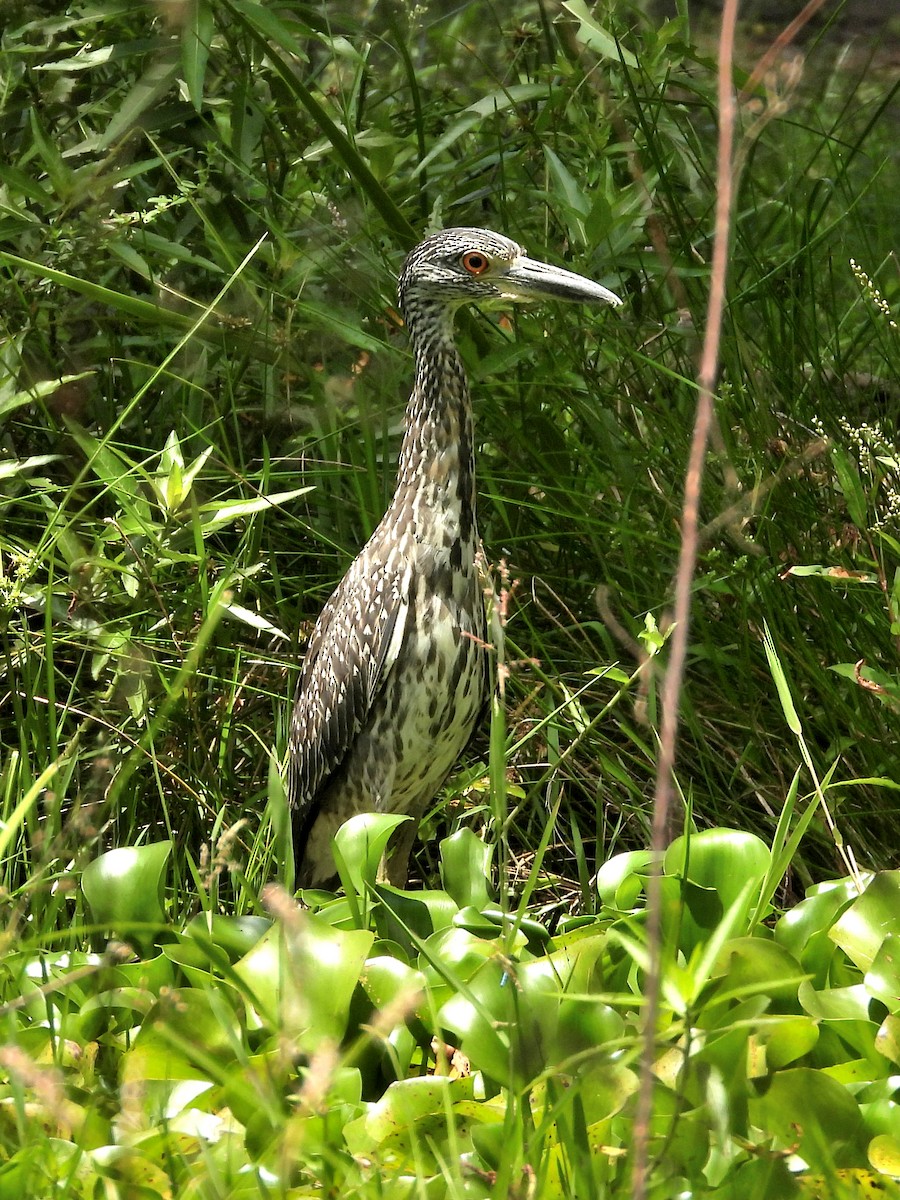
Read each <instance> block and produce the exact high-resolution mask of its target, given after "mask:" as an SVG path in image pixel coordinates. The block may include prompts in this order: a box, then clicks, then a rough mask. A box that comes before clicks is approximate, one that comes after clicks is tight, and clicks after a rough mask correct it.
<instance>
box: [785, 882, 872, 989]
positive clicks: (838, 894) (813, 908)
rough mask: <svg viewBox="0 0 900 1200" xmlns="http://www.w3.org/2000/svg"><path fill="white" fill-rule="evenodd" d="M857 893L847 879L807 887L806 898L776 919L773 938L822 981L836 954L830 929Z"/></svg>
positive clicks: (805, 968) (806, 969)
mask: <svg viewBox="0 0 900 1200" xmlns="http://www.w3.org/2000/svg"><path fill="white" fill-rule="evenodd" d="M856 895H857V891H856V888H855V887H854V885H853V882H852V880H850V879H842V880H839V881H835V882H829V883H822V884H818V885H817V886H815V887H812V888H810V889H809V891H808V892H807V895H806V899H805V900H801V901H800V903H799V904H796V905H795V906H794V907H793V908H791V909H789V910H788V911H787V912H786V913H785V914H784V915H783V916H782V917H780V918H779V920H778V922H777V923H776V925H775V941H776V942H778V943H779V944H780V945H782V946H784V947H785V949H786V950H789V951H790V952H791V954H793V955H794V957H795V958H797V959H798V961H799V962H800V965H801V966H802V967H803V969H804V970H805V971H812V972H814V974H815V975H816V977H817V978H821V980H822V981H823V982H824V979H825V974H826V972H827V970H828V966H829V964H830V962H831V960H832V958H833V957H834V954H835V943H834V941H833V940H832V939H831V938H830V936H829V931H830V929H831V927H832V925H833V924H834V922H835V920H836V918H837V917H838V915H839V914H840V913H841V912H842V911H843V910H844V909H845V908H846V907H847V906H848V905H849V904H851V903H852V902H853V900H854V898H855V897H856Z"/></svg>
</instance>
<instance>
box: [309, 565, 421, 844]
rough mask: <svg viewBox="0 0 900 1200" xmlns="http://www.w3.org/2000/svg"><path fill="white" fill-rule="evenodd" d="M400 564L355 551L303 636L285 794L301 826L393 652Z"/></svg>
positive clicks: (404, 593) (402, 591)
mask: <svg viewBox="0 0 900 1200" xmlns="http://www.w3.org/2000/svg"><path fill="white" fill-rule="evenodd" d="M407 583H408V581H407V580H406V578H405V572H402V571H400V572H398V571H397V570H392V569H390V568H389V567H388V566H387V565H386V564H384V563H381V564H378V565H377V566H375V567H374V568H372V567H371V563H369V567H368V569H366V564H365V562H364V561H361V559H359V558H358V559H356V560H355V561H354V562H353V564H352V565H351V567H350V569H349V570H348V572H347V574H346V575H345V576H344V578H343V580H342V581H341V583H340V584H338V586H337V588H336V589H335V591H334V593H333V594H332V596H331V599H330V600H329V601H328V603H327V604H326V605H325V607H324V608H323V609H322V612H321V614H320V616H319V619H318V621H317V622H316V626H315V629H314V630H313V632H312V636H311V638H310V640H309V645H308V647H307V650H306V656H305V658H304V660H303V669H302V671H301V674H300V682H299V684H298V687H297V695H296V699H295V701H294V711H293V715H292V718H291V732H290V758H289V764H288V777H287V785H288V797H289V799H290V802H291V807H292V808H293V810H294V823H295V828H299V829H303V828H308V827H309V824H310V823H311V820H312V819H313V817H314V812H315V809H316V807H317V797H318V795H319V793H320V792H321V790H322V788H323V786H324V785H325V784H326V783H327V782H328V779H329V778H330V777H331V775H332V774H333V772H334V771H335V770H336V769H337V768H338V767H339V766H340V764H341V763H342V762H343V760H344V758H345V756H346V754H347V751H348V750H349V749H350V747H351V746H352V744H353V741H354V739H355V737H356V735H357V734H358V733H359V731H360V729H361V728H362V726H363V725H364V723H365V720H366V717H367V716H368V713H369V710H370V708H371V706H372V701H373V700H374V698H375V696H376V695H377V694H378V692H379V690H380V688H381V687H382V686H383V684H384V680H385V678H386V676H387V673H388V671H389V670H390V668H391V667H392V666H393V664H394V663H395V662H396V660H397V655H398V653H399V650H400V646H401V644H402V640H403V634H404V630H405V628H406V621H407V615H408V612H409V598H408V587H407V586H406V585H407Z"/></svg>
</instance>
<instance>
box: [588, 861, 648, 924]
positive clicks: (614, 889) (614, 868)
mask: <svg viewBox="0 0 900 1200" xmlns="http://www.w3.org/2000/svg"><path fill="white" fill-rule="evenodd" d="M652 861H653V855H652V853H651V852H650V851H649V850H626V851H625V852H624V853H623V854H616V855H615V856H614V857H613V858H609V859H607V860H606V862H605V863H603V865H602V866H601V867H600V869H599V870H598V871H597V879H596V883H597V895H598V896H599V897H600V902H601V904H604V905H606V906H608V907H609V908H614V909H616V910H617V911H618V912H630V911H631V909H632V908H633V907H634V905H635V903H636V901H637V898H638V896H640V895H641V893H642V892H643V890H644V886H645V884H646V881H647V874H648V871H649V868H650V864H651V862H652Z"/></svg>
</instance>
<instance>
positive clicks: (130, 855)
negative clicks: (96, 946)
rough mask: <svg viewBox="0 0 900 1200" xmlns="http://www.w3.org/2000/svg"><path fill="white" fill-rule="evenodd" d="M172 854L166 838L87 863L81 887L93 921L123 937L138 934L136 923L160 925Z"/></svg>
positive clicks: (101, 856) (163, 915) (118, 851)
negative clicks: (167, 866)
mask: <svg viewBox="0 0 900 1200" xmlns="http://www.w3.org/2000/svg"><path fill="white" fill-rule="evenodd" d="M171 853H172V843H171V842H170V841H168V840H166V841H163V842H151V843H149V844H148V845H145V846H123V847H121V848H120V849H118V850H109V851H107V853H106V854H101V855H100V857H99V858H95V859H94V860H93V862H90V863H88V865H87V866H86V867H85V869H84V871H83V872H82V875H81V889H82V891H83V892H84V898H85V899H86V900H87V902H88V904H89V906H90V909H91V913H92V914H93V917H94V920H95V921H96V923H97V924H98V925H102V926H103V927H104V928H107V929H114V930H115V931H116V932H117V933H119V934H121V935H122V936H125V937H127V936H128V935H129V934H130V933H133V934H134V936H136V937H137V936H138V935H139V934H140V933H141V931H140V930H139V929H135V926H152V927H158V926H161V925H163V924H164V922H165V908H164V905H163V887H164V884H165V872H166V864H167V863H168V861H169V855H170V854H171Z"/></svg>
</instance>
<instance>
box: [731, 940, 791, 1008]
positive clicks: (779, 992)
mask: <svg viewBox="0 0 900 1200" xmlns="http://www.w3.org/2000/svg"><path fill="white" fill-rule="evenodd" d="M715 974H716V975H718V976H719V977H720V979H721V985H722V987H723V988H724V989H725V991H727V992H732V991H733V992H734V993H735V994H737V995H740V996H752V995H757V994H759V995H764V996H766V997H769V998H772V999H781V1000H792V999H796V996H797V991H798V989H799V988H800V987H801V986H802V984H803V981H804V978H805V976H804V973H803V971H802V970H801V969H800V965H799V963H798V962H797V960H796V959H795V958H794V957H793V955H791V954H789V953H788V952H787V950H785V949H784V948H783V947H782V946H779V945H778V944H777V943H776V942H769V941H765V940H764V939H763V938H751V937H743V938H735V939H733V940H732V941H730V942H726V944H725V945H724V946H723V948H722V951H721V953H720V954H719V956H718V958H717V960H716V968H715Z"/></svg>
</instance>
